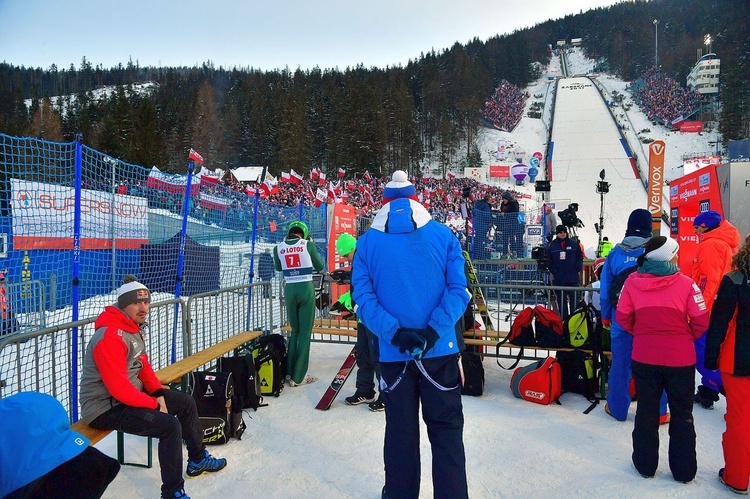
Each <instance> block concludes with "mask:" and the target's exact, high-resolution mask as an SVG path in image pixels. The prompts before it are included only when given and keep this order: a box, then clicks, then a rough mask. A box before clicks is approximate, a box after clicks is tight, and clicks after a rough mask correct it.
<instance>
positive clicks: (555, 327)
mask: <svg viewBox="0 0 750 499" xmlns="http://www.w3.org/2000/svg"><path fill="white" fill-rule="evenodd" d="M534 319H535V320H534V330H535V331H536V343H537V345H538V346H540V347H547V348H561V347H563V346H565V338H564V336H563V323H562V319H560V316H559V315H558V314H557V312H555V311H554V310H550V309H548V308H547V307H543V306H542V305H537V306H536V307H534Z"/></svg>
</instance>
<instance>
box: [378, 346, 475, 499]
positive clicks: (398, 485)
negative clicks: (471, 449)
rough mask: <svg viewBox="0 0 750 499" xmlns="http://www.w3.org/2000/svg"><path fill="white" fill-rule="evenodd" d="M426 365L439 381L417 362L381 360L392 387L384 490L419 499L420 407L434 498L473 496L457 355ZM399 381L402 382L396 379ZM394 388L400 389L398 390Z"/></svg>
mask: <svg viewBox="0 0 750 499" xmlns="http://www.w3.org/2000/svg"><path fill="white" fill-rule="evenodd" d="M422 365H423V367H424V369H425V371H426V373H427V374H428V375H429V377H430V378H431V379H432V380H433V381H435V383H437V384H439V385H441V386H442V387H445V388H451V389H449V390H446V391H443V390H440V389H439V388H438V387H436V386H435V385H434V384H433V383H432V382H430V380H429V379H427V377H426V376H425V375H424V374H422V372H420V370H419V368H418V366H417V364H416V362H414V361H410V362H408V363H404V362H381V363H380V370H381V374H382V376H383V380H384V381H385V383H386V384H387V386H388V387H390V389H386V390H385V391H383V392H381V393H382V394H383V399H384V400H385V448H384V451H383V455H384V458H385V487H384V488H383V497H387V498H388V499H400V498H403V499H416V498H417V497H419V485H420V475H421V464H420V455H419V405H420V402H421V404H422V418H423V419H424V422H425V424H426V425H427V436H428V437H429V439H430V445H431V447H432V484H433V489H434V497H435V498H438V499H439V498H445V499H462V498H467V497H469V493H468V486H467V483H466V455H465V452H464V443H463V429H464V414H463V406H462V403H461V386H460V379H459V373H458V356H457V355H448V356H445V357H436V358H432V359H425V360H423V361H422ZM404 368H405V369H404ZM397 380H398V383H396V381H397ZM394 385H395V386H394Z"/></svg>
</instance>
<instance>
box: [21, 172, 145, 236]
mask: <svg viewBox="0 0 750 499" xmlns="http://www.w3.org/2000/svg"><path fill="white" fill-rule="evenodd" d="M11 190H12V196H13V222H12V226H13V249H14V250H31V249H60V250H69V249H73V221H74V212H75V189H74V188H72V187H66V186H62V185H55V184H45V183H41V182H33V181H27V180H18V179H11ZM113 239H114V241H115V245H116V248H117V249H134V248H140V247H141V245H142V244H146V243H148V203H147V201H146V198H142V197H136V196H126V195H122V194H112V193H108V192H104V191H93V190H89V189H81V249H111V248H112V240H113Z"/></svg>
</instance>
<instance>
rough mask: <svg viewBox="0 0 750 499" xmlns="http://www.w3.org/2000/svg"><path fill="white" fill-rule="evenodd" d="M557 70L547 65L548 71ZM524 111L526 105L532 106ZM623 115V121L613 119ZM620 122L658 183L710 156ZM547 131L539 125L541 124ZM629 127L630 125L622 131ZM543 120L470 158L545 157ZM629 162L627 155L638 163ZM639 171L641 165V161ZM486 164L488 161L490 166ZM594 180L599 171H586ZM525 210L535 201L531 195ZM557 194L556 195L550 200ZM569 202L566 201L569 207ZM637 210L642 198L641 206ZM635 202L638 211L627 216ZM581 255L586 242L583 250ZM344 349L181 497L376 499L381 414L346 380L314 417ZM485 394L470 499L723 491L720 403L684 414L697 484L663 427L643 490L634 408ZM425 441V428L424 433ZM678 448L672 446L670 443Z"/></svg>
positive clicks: (148, 483) (472, 435) (526, 123)
mask: <svg viewBox="0 0 750 499" xmlns="http://www.w3.org/2000/svg"><path fill="white" fill-rule="evenodd" d="M570 67H571V68H572V71H573V73H574V74H583V73H585V72H586V70H587V69H588V68H590V67H591V63H590V61H586V60H585V59H584V58H583V57H582V56H580V54H573V55H572V56H571V58H570ZM555 69H557V70H558V71H559V63H558V62H557V61H553V64H552V67H551V68H550V70H555ZM599 81H600V82H601V83H602V85H603V86H604V87H605V88H606V89H608V91H610V92H612V91H614V90H617V91H618V92H620V93H623V92H624V88H625V85H626V83H624V82H621V81H618V80H616V79H614V78H610V77H607V76H600V77H599ZM547 86H548V84H547V83H546V80H545V79H542V80H540V81H539V82H537V83H536V84H535V85H533V86H532V87H530V88H529V89H528V91H529V93H530V94H532V95H533V94H543V95H546V88H547ZM531 100H534V99H531ZM622 112H623V113H624V111H622ZM624 120H625V121H626V122H627V123H628V126H631V128H630V130H632V131H631V132H629V133H633V134H635V133H636V132H638V131H640V130H643V129H645V128H650V129H651V132H649V135H650V137H651V138H653V139H662V140H665V141H666V142H667V148H668V149H667V157H666V160H667V178H668V179H672V178H674V177H677V176H679V175H681V171H680V168H679V167H678V165H679V164H680V163H679V160H680V157H681V155H682V154H690V153H693V152H702V151H710V150H711V146H710V145H709V144H708V142H709V140H712V139H715V137H711V139H709V137H708V134H703V135H698V134H680V133H673V132H668V131H667V130H664V129H657V128H656V127H655V126H653V125H651V124H650V123H649V122H648V120H646V119H645V117H644V116H643V115H642V114H641V113H639V112H637V110H636V109H635V107H633V108H631V109H630V111H628V112H627V119H625V118H624ZM547 123H548V122H547ZM631 123H632V125H630V124H631ZM545 126H546V125H545V123H544V121H543V120H538V119H529V118H524V119H523V120H522V121H521V123H520V125H519V126H518V127H517V129H516V130H515V131H514V132H513V133H512V134H509V133H502V132H497V131H490V130H485V131H483V132H482V135H481V141H482V145H481V146H480V150H481V151H482V152H483V154H485V155H486V156H487V160H488V161H489V158H490V157H491V156H492V155H493V154H494V151H496V148H497V141H498V140H499V139H505V140H507V141H508V143H509V144H511V147H515V146H518V147H521V148H524V149H525V150H526V151H529V152H533V151H536V150H541V151H543V150H544V146H545V141H546V130H545ZM645 153H646V152H645V148H644V150H643V151H640V152H639V151H637V148H636V151H635V154H645ZM639 161H640V162H641V164H647V157H645V156H644V157H641V158H640V160H639ZM488 164H489V162H488ZM607 171H608V177H607V179H608V181H610V182H612V190H611V192H610V194H608V195H607V196H608V197H607V200H606V203H607V204H606V206H607V210H609V215H608V216H609V217H611V220H610V219H608V221H610V223H611V224H612V227H615V226H616V224H617V223H620V222H615V219H617V218H623V217H624V219H625V220H627V215H628V213H629V212H630V211H631V210H632V209H633V208H637V207H643V206H642V205H641V204H640V199H639V200H638V201H637V202H636V201H634V200H632V199H630V198H629V196H627V195H625V196H624V197H622V198H620V197H618V194H617V193H618V192H621V191H622V192H625V191H627V189H625V188H624V186H623V185H621V183H620V180H619V179H620V178H621V176H619V175H615V174H614V173H615V172H614V170H612V172H611V176H610V173H609V172H610V170H609V169H608V170H607ZM596 173H597V174H598V169H597V170H596ZM596 180H597V177H596V174H595V175H594V177H592V178H591V180H590V181H586V182H582V181H581V180H580V179H577V180H575V181H573V182H572V183H563V182H564V181H563V180H561V181H560V189H561V194H560V196H561V197H562V196H565V195H566V192H565V188H566V187H565V186H567V188H570V189H573V187H574V186H575V184H576V183H578V184H581V186H580V188H581V189H590V190H591V191H593V190H594V183H595V181H596ZM523 189H526V191H527V192H529V193H532V196H533V199H532V200H531V203H535V202H538V201H539V199H538V195H537V194H535V193H533V189H532V188H531V187H530V186H526V187H525V188H523ZM556 195H557V194H556ZM574 195H575V191H573V190H571V191H570V199H572V200H573V201H575V199H573V197H574ZM643 200H645V195H644V196H643ZM636 203H638V204H637V205H635V204H636ZM578 216H579V218H581V219H582V220H583V221H584V222H585V223H586V225H587V226H588V225H591V226H592V227H593V223H594V222H595V221H597V220H598V217H599V205H598V203H596V204H595V205H593V206H592V205H591V203H586V204H582V205H581V211H580V212H579V214H578ZM618 232H624V231H618V230H613V231H612V232H610V239H611V240H613V241H619V240H620V239H621V238H622V236H623V235H624V234H622V233H618ZM585 243H586V246H591V245H592V241H585ZM349 350H350V346H347V345H334V344H320V343H314V344H313V345H312V349H311V355H310V359H311V365H310V374H313V375H315V376H318V377H319V378H320V379H319V381H318V382H317V383H314V384H312V385H308V386H303V387H298V388H287V389H286V390H285V391H284V392H283V393H282V395H281V396H280V397H279V398H271V399H267V402H269V406H268V407H264V408H260V409H259V410H258V411H257V412H246V414H245V422H246V423H247V425H248V428H247V431H246V433H245V435H244V436H243V439H242V440H241V441H231V442H230V443H229V444H227V445H224V446H219V447H213V448H211V449H210V450H211V452H212V453H214V454H215V455H219V456H224V457H226V458H227V460H228V465H227V468H226V469H225V470H223V471H221V472H219V473H217V474H214V475H207V476H202V477H199V478H196V479H187V483H186V489H187V492H188V493H189V494H190V495H191V496H192V497H193V498H209V497H225V498H234V497H258V496H259V497H271V498H275V497H295V498H310V499H316V498H323V497H325V498H334V499H335V498H348V497H362V498H373V499H374V498H377V497H380V491H381V488H382V485H383V480H384V472H383V458H382V445H383V432H384V414H382V413H373V412H370V411H369V410H368V409H367V407H365V406H357V407H350V406H346V405H345V404H344V401H343V399H344V397H346V396H348V395H350V394H351V393H353V391H354V377H353V376H354V375H353V376H352V378H350V380H349V381H348V382H347V384H346V385H345V386H344V388H343V390H342V393H341V394H340V396H339V398H338V399H337V400H336V401H335V402H334V405H333V407H332V408H331V410H329V411H327V412H321V411H316V410H315V409H314V406H315V404H316V403H317V401H318V400H319V399H320V396H321V395H322V393H323V391H324V390H325V388H326V386H327V383H329V382H330V380H331V379H332V378H333V376H334V374H335V373H336V372H337V371H338V369H339V366H340V365H341V362H342V361H343V359H344V358H345V357H346V355H347V353H348V352H349ZM484 366H485V369H486V374H485V375H486V387H485V394H484V395H483V396H482V397H477V398H474V397H464V415H465V419H466V426H465V431H464V443H465V447H466V455H467V472H468V481H469V494H470V495H471V497H475V498H506V497H507V498H516V497H519V498H521V497H523V498H535V497H540V498H541V497H566V498H567V497H644V496H645V497H655V498H661V497H663V498H667V497H669V498H671V497H686V498H706V497H719V496H722V495H726V494H727V493H728V492H727V490H726V489H725V487H724V486H723V485H721V484H720V483H719V482H718V480H717V479H716V473H717V471H718V469H719V468H720V467H722V466H723V458H722V450H721V434H722V432H723V430H724V420H723V414H724V412H725V409H726V405H725V401H724V399H722V400H720V401H719V402H718V403H717V404H715V407H716V409H715V410H713V411H707V410H704V409H701V408H699V407H696V409H695V411H694V416H695V425H696V433H697V450H698V474H697V477H696V479H695V480H694V481H693V482H692V483H690V484H687V485H684V484H681V483H677V482H675V481H674V480H673V479H672V476H671V474H670V472H669V468H668V461H667V442H666V440H667V439H668V429H667V427H662V429H661V430H660V435H661V438H662V444H661V456H660V467H659V470H658V472H657V474H656V476H655V477H654V478H653V479H644V478H642V477H641V476H640V475H639V474H638V473H637V472H636V471H635V469H634V468H633V466H632V464H631V460H630V455H631V451H632V446H631V436H630V435H631V431H632V428H633V416H634V413H635V405H633V406H632V407H631V411H630V416H629V418H628V420H627V421H626V422H617V421H615V420H614V419H612V418H611V417H609V416H607V415H606V414H605V413H604V410H603V407H602V406H601V405H600V406H598V407H597V408H596V409H594V411H593V412H591V413H590V414H588V415H585V414H583V410H584V409H585V408H586V407H587V406H588V402H587V401H586V400H585V399H584V398H583V397H582V396H580V395H575V394H565V395H563V397H562V400H561V402H562V405H552V406H540V405H536V404H531V403H529V402H524V401H521V400H519V399H516V398H514V397H513V395H512V394H511V392H510V389H509V384H510V376H511V372H510V371H505V370H503V369H501V368H500V367H498V365H497V364H496V362H495V360H494V359H489V358H487V359H485V361H484ZM423 430H424V428H423ZM677 438H679V436H677ZM126 445H127V452H126V455H127V457H128V459H141V460H142V459H145V441H144V440H142V439H138V438H137V437H131V436H128V437H127V438H126ZM99 448H100V449H102V450H103V451H105V452H107V453H108V454H110V455H114V454H115V441H114V436H110V437H108V438H107V439H105V440H104V441H103V442H101V443H100V444H99ZM422 459H423V463H422V465H423V467H422V491H421V495H420V497H424V498H427V497H432V484H431V470H430V450H429V441H428V439H427V435H426V433H425V432H424V431H423V438H422ZM159 484H160V479H159V469H158V466H155V467H154V468H152V469H149V470H147V469H141V468H133V467H128V466H125V467H123V469H122V470H121V472H120V474H119V476H118V477H117V478H116V479H115V481H114V482H113V483H112V485H111V486H110V488H109V490H108V491H107V493H106V494H105V497H156V496H157V495H158V492H159Z"/></svg>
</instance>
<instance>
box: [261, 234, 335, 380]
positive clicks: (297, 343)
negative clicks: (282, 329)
mask: <svg viewBox="0 0 750 499" xmlns="http://www.w3.org/2000/svg"><path fill="white" fill-rule="evenodd" d="M273 263H274V267H275V268H276V270H277V271H280V272H283V274H284V280H285V282H286V286H285V287H284V304H285V305H286V316H287V320H288V321H289V326H290V327H291V329H292V332H291V334H290V335H289V351H288V353H287V356H288V362H289V374H288V376H287V377H288V378H289V379H288V381H289V385H290V386H299V385H306V384H309V383H312V382H313V381H315V380H316V379H317V378H315V377H313V376H307V367H308V364H309V361H310V336H311V334H312V326H313V320H314V319H315V288H314V287H313V281H312V273H313V270H323V260H322V259H321V258H320V256H319V255H318V250H317V249H316V247H315V243H313V242H312V240H311V239H310V238H309V230H308V228H307V225H306V224H305V223H304V222H301V221H295V222H292V223H291V224H289V230H288V232H287V236H286V238H284V240H283V241H282V242H281V243H279V244H278V245H277V246H276V247H275V248H274V250H273Z"/></svg>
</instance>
